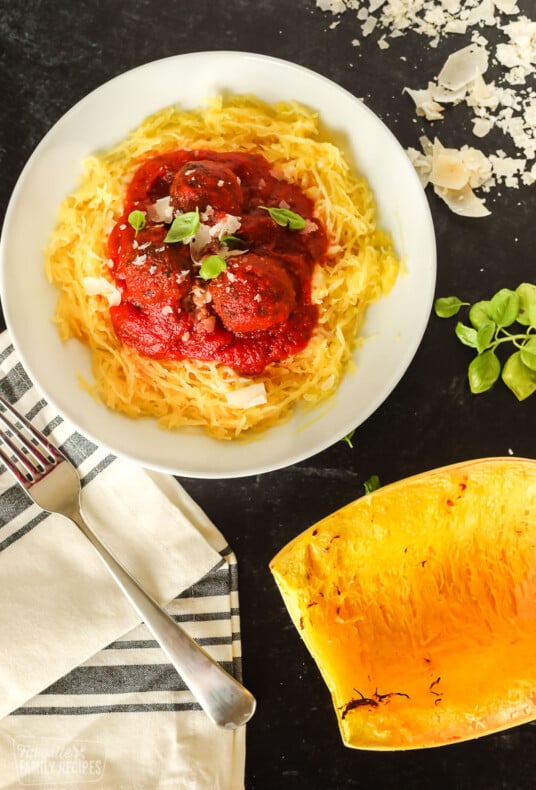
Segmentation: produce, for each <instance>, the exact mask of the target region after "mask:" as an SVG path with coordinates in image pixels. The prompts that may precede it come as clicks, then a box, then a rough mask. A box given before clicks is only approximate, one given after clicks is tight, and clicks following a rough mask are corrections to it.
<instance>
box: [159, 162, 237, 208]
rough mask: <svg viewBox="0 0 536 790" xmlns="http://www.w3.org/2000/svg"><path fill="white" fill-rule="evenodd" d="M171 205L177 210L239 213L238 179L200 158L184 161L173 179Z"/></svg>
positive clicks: (219, 166)
mask: <svg viewBox="0 0 536 790" xmlns="http://www.w3.org/2000/svg"><path fill="white" fill-rule="evenodd" d="M170 196H171V204H172V205H173V206H174V207H175V208H177V209H179V210H180V211H194V210H195V208H196V207H198V208H199V210H200V211H203V210H204V209H206V207H207V206H216V207H217V208H218V209H219V210H220V211H224V212H226V213H228V214H239V213H240V209H241V206H242V201H243V195H242V187H241V186H240V179H239V178H238V176H236V175H235V174H234V173H233V171H232V170H231V169H230V168H228V167H225V166H224V165H221V164H219V163H217V162H211V161H210V160H204V159H201V160H199V161H194V162H187V163H186V164H185V165H183V167H181V169H180V170H179V171H178V173H177V175H176V176H175V178H174V179H173V183H172V185H171V190H170Z"/></svg>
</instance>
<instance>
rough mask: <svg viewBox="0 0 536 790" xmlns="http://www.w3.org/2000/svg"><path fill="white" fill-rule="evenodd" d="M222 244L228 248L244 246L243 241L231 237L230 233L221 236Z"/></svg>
mask: <svg viewBox="0 0 536 790" xmlns="http://www.w3.org/2000/svg"><path fill="white" fill-rule="evenodd" d="M220 241H221V243H222V244H226V245H227V246H228V247H229V246H234V245H239V246H242V245H243V244H244V240H243V239H240V238H238V236H233V234H232V233H226V234H225V236H222V237H221V239H220Z"/></svg>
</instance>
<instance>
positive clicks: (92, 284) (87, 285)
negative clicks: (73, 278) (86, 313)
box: [82, 277, 121, 307]
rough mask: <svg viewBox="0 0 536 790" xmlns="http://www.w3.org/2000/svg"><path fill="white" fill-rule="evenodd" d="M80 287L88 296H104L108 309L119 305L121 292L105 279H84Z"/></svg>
mask: <svg viewBox="0 0 536 790" xmlns="http://www.w3.org/2000/svg"><path fill="white" fill-rule="evenodd" d="M82 286H83V288H84V291H85V292H86V293H87V295H88V296H104V297H105V298H106V299H107V300H108V304H109V305H110V307H114V306H116V305H118V304H120V303H121V291H119V290H118V289H117V288H116V287H115V285H114V284H113V283H111V282H110V281H109V280H107V279H106V278H105V277H84V278H83V279H82Z"/></svg>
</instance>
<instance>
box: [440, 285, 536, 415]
mask: <svg viewBox="0 0 536 790" xmlns="http://www.w3.org/2000/svg"><path fill="white" fill-rule="evenodd" d="M462 307H469V324H464V323H462V322H461V321H458V323H457V324H456V327H455V330H454V331H455V333H456V337H457V338H458V340H459V341H460V342H461V343H463V344H464V345H465V346H469V347H470V348H474V349H475V350H476V352H477V353H476V356H475V357H474V358H473V359H472V361H471V362H470V364H469V367H468V371H467V375H468V380H469V386H470V388H471V392H472V393H474V394H480V393H482V392H487V390H489V389H491V387H492V386H493V385H494V384H495V382H496V381H497V380H498V379H499V377H500V378H501V379H502V381H503V383H504V384H506V386H507V387H508V389H510V390H511V391H512V392H513V393H514V395H515V396H516V398H517V399H518V400H520V401H522V400H525V398H528V397H529V395H532V394H533V392H536V285H534V284H532V283H521V285H519V286H518V287H517V288H516V290H515V291H512V290H510V289H509V288H501V290H500V291H497V293H496V294H495V295H494V296H493V297H492V298H491V299H489V300H482V301H479V302H475V303H474V304H473V305H471V304H470V303H469V302H463V301H462V300H461V299H458V297H456V296H448V297H445V298H441V299H437V300H436V302H435V304H434V310H435V313H436V315H437V316H439V317H440V318H450V317H451V316H454V315H457V314H458V312H459V311H460V309H461V308H462ZM523 330H524V331H523ZM504 343H510V344H511V347H512V346H513V348H514V349H515V350H514V351H513V352H512V353H511V354H510V356H509V357H508V358H507V359H506V360H505V362H504V364H502V362H501V360H500V358H499V356H498V354H497V352H498V351H499V348H500V346H501V345H502V344H504Z"/></svg>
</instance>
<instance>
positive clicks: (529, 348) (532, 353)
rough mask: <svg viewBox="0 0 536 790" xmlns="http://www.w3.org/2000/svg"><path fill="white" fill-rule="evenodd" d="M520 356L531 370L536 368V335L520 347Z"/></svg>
mask: <svg viewBox="0 0 536 790" xmlns="http://www.w3.org/2000/svg"><path fill="white" fill-rule="evenodd" d="M519 356H520V357H521V361H522V362H523V364H524V365H526V366H527V367H528V368H530V370H536V337H534V336H533V337H531V338H530V340H528V341H527V342H526V343H523V345H522V346H521V348H520V349H519Z"/></svg>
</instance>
